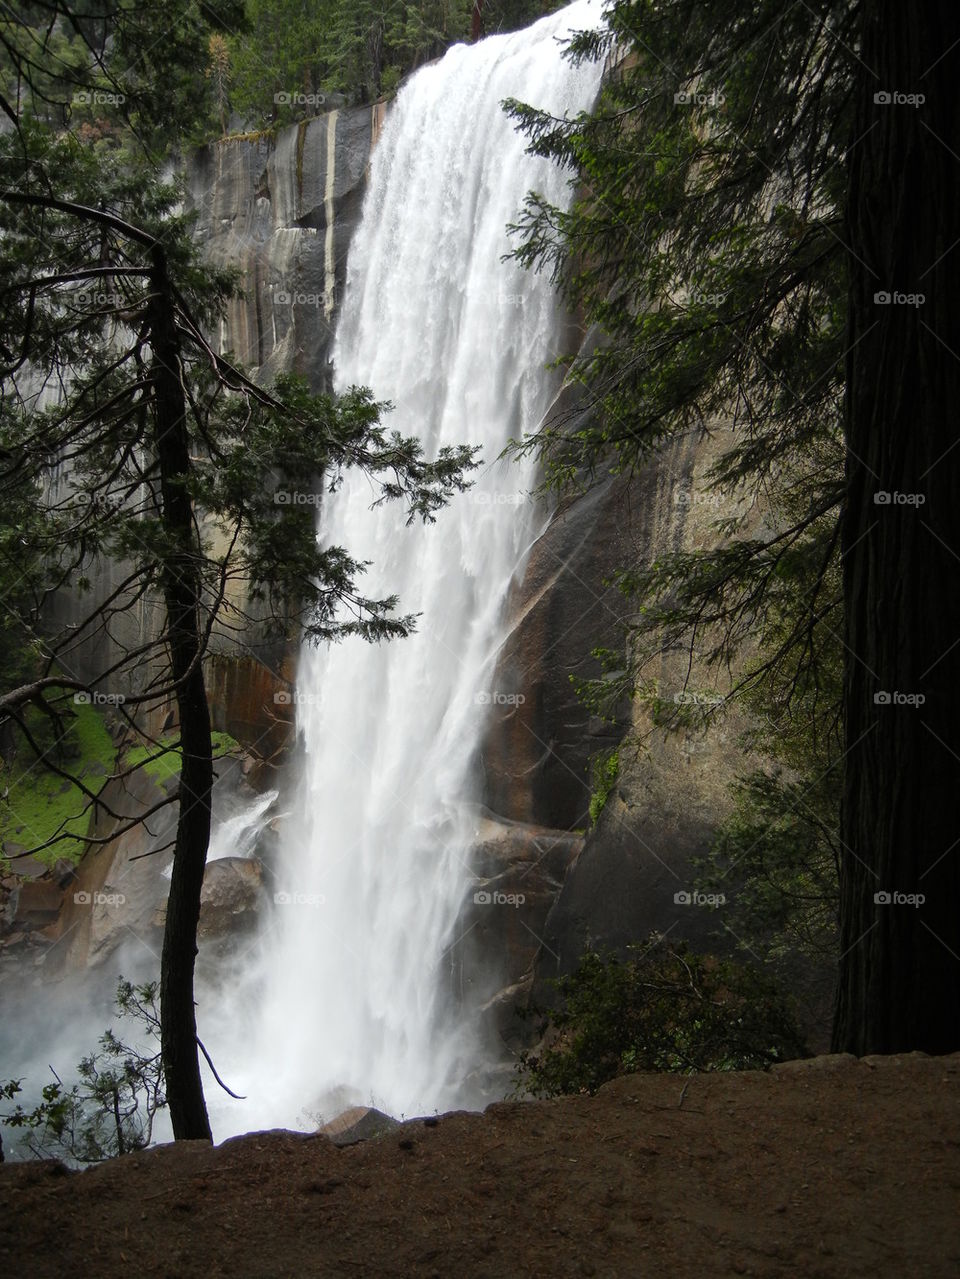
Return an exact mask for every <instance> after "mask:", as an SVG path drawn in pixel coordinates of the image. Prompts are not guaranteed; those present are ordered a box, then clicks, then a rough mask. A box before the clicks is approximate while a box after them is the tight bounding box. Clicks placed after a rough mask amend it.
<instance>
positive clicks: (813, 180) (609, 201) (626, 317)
mask: <svg viewBox="0 0 960 1279" xmlns="http://www.w3.org/2000/svg"><path fill="white" fill-rule="evenodd" d="M854 9H855V6H854V5H853V4H852V3H850V2H849V0H818V2H817V3H815V4H813V5H808V6H805V7H804V6H801V7H800V8H798V7H797V6H794V5H792V4H790V3H789V0H763V2H762V3H758V4H755V5H749V6H743V5H739V4H736V3H734V2H733V0H677V3H674V4H670V5H660V4H651V3H648V2H647V0H617V2H616V3H614V4H613V5H611V6H610V8H609V9H608V11H607V19H608V23H609V30H608V31H607V32H606V33H602V34H600V35H597V34H590V35H587V36H585V37H583V38H581V39H578V40H576V41H575V42H574V44H573V47H572V52H573V54H574V56H577V57H602V56H605V54H606V53H607V52H608V50H610V49H611V48H612V47H613V44H614V41H616V42H617V44H618V46H619V49H620V51H621V52H622V53H624V54H625V55H626V59H625V61H624V62H622V63H621V64H620V67H619V69H618V71H617V72H616V73H615V74H613V75H611V76H610V77H609V78H608V81H607V84H606V87H605V88H604V91H603V94H602V97H601V100H600V103H599V105H598V109H597V110H596V112H595V113H594V114H593V115H592V116H582V117H580V118H578V119H577V120H575V121H571V122H564V121H558V120H555V119H554V118H552V117H550V116H548V115H545V114H543V113H542V112H539V111H537V110H536V109H534V108H532V107H530V106H525V105H522V104H520V103H516V102H513V103H508V104H507V106H508V109H509V110H510V111H511V113H512V114H513V115H514V117H515V118H516V119H517V121H518V124H519V127H520V128H521V129H523V131H524V132H525V133H526V134H527V135H528V137H529V139H530V143H531V147H532V149H533V150H534V151H536V152H538V153H540V154H543V155H546V156H551V157H553V158H554V159H555V160H556V161H557V162H558V163H560V164H563V165H565V166H567V167H569V168H570V169H571V171H572V173H573V176H574V178H575V179H576V180H577V181H578V182H579V192H580V194H579V195H578V197H577V198H576V199H575V201H574V203H573V206H572V208H571V209H570V211H569V212H565V211H561V210H558V209H555V208H551V207H549V206H547V205H546V204H544V202H543V200H542V199H541V198H540V197H539V196H537V195H536V194H531V195H530V196H529V197H528V200H527V203H526V207H525V210H524V213H523V216H522V217H521V219H520V221H519V222H518V224H517V226H516V227H515V228H514V231H515V234H516V236H517V248H516V250H515V256H516V257H517V258H518V259H519V260H520V261H521V262H522V263H524V264H525V265H527V266H528V267H530V268H531V269H537V270H547V271H550V272H551V274H552V275H553V276H554V277H555V278H556V279H557V280H558V282H559V284H560V285H561V287H562V288H563V290H564V292H565V294H566V296H567V298H568V299H569V301H570V302H571V304H574V305H577V306H579V307H581V308H582V309H583V312H584V315H585V319H586V322H587V323H588V324H591V323H592V324H596V325H597V326H598V328H599V330H600V331H601V333H602V334H603V340H602V341H601V342H599V343H598V344H597V345H596V346H595V347H594V348H593V349H592V350H590V351H588V352H586V353H585V354H583V355H582V356H581V357H578V359H577V360H576V362H575V363H574V364H573V366H572V367H571V369H570V376H571V377H572V378H573V379H575V380H576V381H578V382H580V383H581V384H582V385H583V387H584V391H585V394H586V398H587V402H588V403H589V404H591V405H592V408H593V412H592V414H590V415H589V416H588V417H587V418H584V415H583V414H582V413H579V412H578V416H577V418H576V426H575V427H574V428H572V429H571V426H570V422H569V421H568V420H567V419H565V418H563V417H558V418H555V419H554V420H553V421H551V422H550V423H548V424H547V426H546V427H545V428H543V429H541V430H540V431H538V432H537V433H535V434H533V435H531V436H528V437H527V438H526V439H525V440H523V441H521V442H520V443H519V444H518V446H517V447H518V448H519V449H522V450H532V451H534V452H535V453H536V454H537V455H538V456H539V457H540V458H541V459H542V460H543V462H544V464H545V467H546V471H547V483H548V484H551V485H555V486H557V487H561V488H562V487H568V486H570V485H574V484H581V483H582V482H584V477H587V479H589V477H591V476H602V475H604V474H607V473H620V472H630V471H632V470H633V469H634V468H636V467H637V466H639V465H641V464H642V463H643V462H644V461H645V460H646V459H647V458H649V457H650V456H651V455H652V454H653V453H654V452H655V451H656V450H657V449H659V448H660V447H661V446H662V445H663V444H664V442H666V441H668V440H675V439H679V438H681V437H683V436H684V435H687V434H689V433H690V432H700V431H709V430H713V429H714V428H715V427H716V426H717V425H720V424H722V425H725V426H726V427H727V428H728V432H729V433H728V435H727V436H726V437H723V438H725V440H726V443H725V445H724V447H723V449H722V451H721V452H720V453H719V456H718V458H717V460H716V462H715V463H714V465H713V467H712V469H711V471H710V472H709V474H708V475H707V476H706V477H705V478H704V480H703V481H702V483H701V484H700V486H699V487H697V488H695V489H694V490H693V491H692V492H691V491H686V490H684V491H683V492H681V493H679V494H677V501H678V502H679V501H680V499H681V498H683V499H684V501H685V504H687V505H688V506H695V505H703V506H706V507H708V508H709V507H711V506H712V507H713V508H714V510H715V511H716V512H722V513H718V514H716V516H715V518H714V519H713V521H712V523H713V525H714V535H713V536H712V537H710V538H708V539H698V540H699V542H700V544H699V546H698V547H697V549H694V550H678V551H672V552H668V553H666V554H664V555H663V556H662V557H660V558H659V559H657V560H656V561H654V562H653V563H651V564H647V565H644V566H643V567H642V568H640V569H637V568H635V567H632V566H631V567H629V568H627V569H625V570H624V571H623V573H622V574H621V576H620V585H621V587H622V589H623V590H624V592H625V593H626V594H627V595H628V596H629V597H630V599H631V604H632V607H631V613H632V615H633V621H632V623H631V627H630V635H629V645H628V651H629V653H630V668H629V670H627V671H625V672H623V673H622V681H621V682H622V688H620V689H612V690H610V691H611V693H618V692H622V691H628V692H630V691H635V690H638V689H639V690H641V691H644V690H649V689H650V688H652V687H653V681H652V680H651V678H650V676H649V674H648V668H649V670H650V671H652V672H655V670H656V669H657V668H658V667H659V663H660V655H661V654H662V653H663V652H664V651H665V650H667V651H669V650H671V649H677V650H680V651H682V650H683V649H687V650H689V651H691V652H696V653H698V654H699V655H700V657H701V658H703V660H705V661H707V662H712V663H717V664H723V663H726V662H727V661H729V660H730V659H731V658H732V657H733V656H734V655H735V654H737V653H738V652H739V650H740V649H741V648H743V647H744V646H746V647H747V649H748V650H749V651H758V650H759V651H761V652H762V654H763V659H762V661H760V662H758V663H757V664H756V665H755V666H754V668H753V669H752V670H751V672H750V675H749V680H750V681H751V682H754V683H756V682H760V681H762V680H763V679H764V678H765V677H767V676H768V675H771V674H772V675H773V676H774V677H776V678H778V679H781V682H782V683H783V682H784V681H783V679H782V677H783V676H784V675H785V674H786V672H788V671H789V670H791V669H793V670H797V669H800V670H803V671H813V672H815V671H816V669H817V666H818V664H819V663H820V661H821V660H822V659H823V657H824V655H825V654H826V653H828V652H832V651H834V650H835V648H836V640H835V637H834V630H835V628H836V625H837V609H838V607H839V605H838V593H837V592H838V582H839V577H838V571H837V570H838V564H839V548H838V536H837V529H838V509H839V502H840V495H841V491H842V440H841V429H840V404H841V398H842V386H843V355H844V350H845V344H844V324H845V297H846V283H845V265H844V256H843V247H842V225H843V212H844V200H845V171H844V164H843V155H844V148H845V146H846V141H847V136H848V129H847V125H848V121H849V115H850V107H849V99H850V84H851V67H852V65H853V59H854V53H853V51H852V50H851V48H850V43H849V37H850V33H851V28H852V23H853V14H854ZM830 32H832V33H833V34H829V33H830ZM584 423H586V424H584ZM618 663H619V666H620V667H621V668H622V667H623V659H622V658H620V659H618ZM814 678H815V676H814ZM823 712H824V714H826V715H828V716H830V715H834V716H835V713H836V707H826V706H824V707H823Z"/></svg>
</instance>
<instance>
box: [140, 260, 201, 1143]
mask: <svg viewBox="0 0 960 1279" xmlns="http://www.w3.org/2000/svg"><path fill="white" fill-rule="evenodd" d="M152 255H153V265H154V269H153V273H152V284H153V288H154V292H155V297H154V300H153V302H152V309H153V313H152V317H151V326H150V334H151V337H150V340H151V346H152V350H153V361H154V371H155V383H154V394H155V407H156V418H155V422H156V450H157V458H158V463H159V469H160V485H161V496H162V503H163V515H162V519H163V525H164V528H165V529H166V530H167V532H168V533H169V535H170V538H171V541H172V543H173V545H174V547H175V548H176V550H175V552H174V554H173V555H172V556H171V557H170V559H169V560H168V561H167V565H166V568H165V572H164V577H163V591H164V598H165V602H166V607H167V643H168V647H169V651H170V665H171V670H172V673H173V677H174V679H175V680H176V681H177V708H178V712H179V718H180V743H181V752H182V756H183V766H182V769H181V773H180V811H179V817H178V820H177V837H176V844H175V848H174V856H173V872H172V875H171V878H170V891H169V894H168V897H167V915H166V924H165V927H164V933H163V954H162V957H161V962H160V1045H161V1052H162V1056H163V1069H164V1076H165V1082H166V1094H167V1101H168V1103H169V1106H170V1117H171V1120H172V1121H173V1135H174V1138H175V1139H177V1140H180V1139H191V1138H201V1139H202V1138H206V1139H207V1140H210V1138H211V1132H210V1121H209V1119H208V1118H207V1107H206V1103H205V1101H204V1097H203V1083H202V1080H201V1077H200V1059H199V1054H198V1051H197V1021H196V1013H195V1010H194V1000H193V978H194V964H195V961H196V954H197V924H198V922H199V919H200V890H201V888H202V887H203V872H204V867H205V865H206V860H207V845H208V843H209V839H210V794H211V790H212V787H213V761H212V754H213V752H212V743H211V737H210V712H209V708H208V706H207V695H206V688H205V686H204V676H203V666H202V662H201V652H200V649H201V629H200V592H201V577H200V572H199V568H198V563H197V548H196V537H195V532H194V517H193V507H192V503H191V501H190V495H189V492H188V490H187V488H186V486H185V481H186V479H187V476H188V474H189V470H190V454H189V446H188V434H187V422H186V404H185V400H184V394H183V388H182V385H181V380H180V379H181V365H180V350H179V342H178V339H177V333H176V328H175V324H174V299H173V294H172V290H171V287H170V282H169V278H168V276H167V269H166V260H165V257H164V254H163V249H162V248H161V247H160V246H159V245H157V246H155V247H154V248H153V250H152Z"/></svg>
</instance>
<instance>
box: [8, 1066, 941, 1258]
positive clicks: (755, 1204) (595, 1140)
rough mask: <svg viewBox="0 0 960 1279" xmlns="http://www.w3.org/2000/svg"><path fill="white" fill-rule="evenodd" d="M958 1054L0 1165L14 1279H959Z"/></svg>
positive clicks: (614, 1087) (641, 1086) (617, 1088)
mask: <svg viewBox="0 0 960 1279" xmlns="http://www.w3.org/2000/svg"><path fill="white" fill-rule="evenodd" d="M958 1085H960V1055H954V1056H951V1057H923V1056H920V1055H915V1054H911V1055H909V1056H900V1057H883V1058H881V1057H873V1058H865V1059H864V1060H862V1061H859V1062H858V1061H855V1060H854V1059H853V1058H843V1057H821V1058H813V1059H812V1060H811V1061H810V1062H808V1063H795V1064H792V1065H790V1066H786V1067H781V1068H779V1069H776V1070H774V1071H773V1072H771V1073H770V1074H762V1073H756V1072H750V1073H743V1074H729V1075H696V1076H693V1077H692V1078H690V1079H689V1080H684V1079H683V1078H682V1077H680V1076H676V1075H634V1076H631V1077H629V1078H625V1079H620V1080H617V1081H616V1082H614V1083H612V1084H609V1085H607V1087H605V1088H603V1089H602V1090H601V1091H600V1093H599V1094H598V1095H597V1096H596V1097H593V1098H589V1097H573V1098H564V1099H562V1100H558V1101H549V1102H534V1103H530V1102H527V1103H516V1104H514V1103H504V1104H500V1105H496V1106H492V1107H491V1108H490V1109H489V1110H488V1111H487V1112H486V1114H484V1115H475V1114H462V1113H457V1114H451V1115H445V1116H442V1117H441V1118H440V1120H439V1122H437V1121H435V1120H431V1121H427V1122H426V1123H425V1122H424V1121H423V1120H419V1121H416V1120H415V1121H411V1122H409V1123H406V1124H404V1125H403V1127H402V1128H399V1129H397V1130H395V1131H393V1132H391V1133H389V1134H386V1135H384V1136H382V1137H378V1138H376V1139H373V1140H370V1141H366V1142H362V1143H360V1144H357V1145H354V1146H348V1147H345V1148H342V1149H339V1148H337V1147H336V1146H334V1145H333V1144H331V1142H330V1141H329V1140H328V1139H327V1138H326V1137H319V1136H312V1135H311V1136H303V1135H298V1134H295V1133H287V1132H270V1133H254V1134H250V1135H248V1136H245V1137H240V1138H237V1139H235V1140H233V1141H228V1142H225V1143H224V1144H223V1145H222V1146H219V1147H213V1148H211V1147H210V1146H208V1145H205V1144H201V1143H194V1142H191V1143H181V1144H180V1145H178V1146H161V1147H158V1148H156V1149H153V1150H150V1151H145V1152H143V1153H141V1154H137V1155H130V1156H127V1157H125V1158H123V1159H118V1160H113V1161H111V1162H110V1163H108V1164H105V1165H101V1166H100V1167H97V1168H94V1169H91V1170H89V1171H86V1172H82V1173H67V1172H66V1171H65V1170H64V1169H63V1168H62V1166H61V1165H58V1164H54V1163H43V1164H7V1165H5V1166H4V1167H3V1168H0V1273H4V1274H7V1275H11V1276H14V1275H19V1276H24V1277H27V1276H51V1279H52V1277H54V1276H56V1277H57V1279H60V1276H63V1275H71V1276H74V1275H76V1276H94V1277H96V1279H114V1276H116V1277H117V1279H119V1276H124V1277H125V1279H127V1277H128V1276H130V1275H134V1276H140V1275H146V1276H162V1277H164V1279H168V1277H169V1279H181V1277H184V1276H244V1277H245V1276H250V1277H251V1279H264V1277H265V1276H290V1277H291V1279H293V1277H299V1276H304V1275H323V1276H341V1275H342V1276H348V1275H349V1276H357V1275H396V1276H407V1275H424V1276H433V1275H435V1276H439V1277H440V1279H447V1277H448V1276H455V1277H456V1279H465V1277H466V1276H477V1277H478V1279H479V1277H480V1276H489V1279H505V1277H509V1276H513V1275H532V1276H544V1277H545V1279H546V1277H548V1276H549V1277H550V1279H553V1277H554V1276H566V1275H577V1276H580V1275H595V1276H598V1277H605V1276H622V1275H630V1276H632V1275H637V1276H646V1275H650V1276H658V1277H659V1276H667V1277H668V1279H686V1277H687V1276H689V1277H690V1279H694V1277H696V1279H702V1277H703V1276H713V1275H718V1276H719V1275H723V1276H727V1275H791V1276H802V1277H804V1279H806V1277H807V1276H812V1277H818V1276H844V1277H848V1276H855V1275H864V1276H875V1275H890V1276H897V1279H903V1277H906V1276H908V1277H910V1279H914V1277H918V1276H951V1279H955V1277H956V1276H957V1275H958V1274H960V1088H958Z"/></svg>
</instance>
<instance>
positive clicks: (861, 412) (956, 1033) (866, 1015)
mask: <svg viewBox="0 0 960 1279" xmlns="http://www.w3.org/2000/svg"><path fill="white" fill-rule="evenodd" d="M862 21H863V42H862V48H861V50H860V57H861V59H862V61H861V63H860V64H859V65H858V69H857V94H858V104H857V125H856V128H855V130H854V141H853V144H852V148H851V153H850V199H849V215H848V219H849V220H848V226H847V238H848V247H849V250H850V270H851V292H850V333H849V354H848V357H847V359H848V369H847V372H848V383H847V403H846V434H847V448H848V454H847V458H848V460H847V472H848V498H847V508H846V511H845V516H844V538H843V545H844V594H845V600H846V645H847V647H846V657H845V661H846V671H845V679H844V702H845V721H846V733H847V749H848V754H847V757H846V781H845V790H844V799H843V812H842V836H843V844H844V852H843V863H842V867H841V939H842V941H841V954H842V957H841V962H840V981H839V988H838V1000H837V1018H836V1023H835V1028H834V1045H835V1047H836V1048H837V1049H842V1050H847V1051H851V1052H854V1053H858V1054H864V1053H870V1052H899V1051H904V1050H911V1049H922V1050H925V1051H927V1052H934V1053H937V1052H940V1053H942V1052H950V1051H955V1050H957V1049H960V1001H958V1000H957V990H958V987H960V427H958V424H960V245H956V244H955V241H956V240H957V238H958V236H960V220H958V218H960V129H958V122H960V116H958V114H957V86H958V84H960V4H958V3H957V0H927V3H925V4H923V5H920V6H914V5H909V4H904V3H903V0H863V3H862ZM876 94H889V95H890V96H891V97H892V98H894V100H893V101H883V100H881V101H875V96H874V95H876ZM898 94H899V95H912V94H923V95H924V96H925V99H926V100H925V101H924V102H923V103H921V104H911V103H910V102H908V101H904V100H900V101H897V100H896V98H895V95H898ZM878 293H885V294H890V295H895V296H893V298H892V300H891V301H889V302H887V303H884V302H883V301H882V299H875V294H878ZM907 294H922V295H923V297H924V299H925V300H924V301H923V302H922V303H920V302H919V299H916V298H915V299H913V302H911V301H909V300H906V299H905V298H904V297H903V295H907ZM896 295H899V296H896ZM877 494H887V495H889V500H884V499H883V498H881V500H880V501H879V502H878V501H877V497H876V495H877ZM920 697H922V698H923V699H924V700H923V701H922V703H921V702H919V698H920ZM878 894H887V895H889V896H890V897H891V898H892V900H890V901H887V900H885V898H884V897H883V896H880V897H878V896H877V895H878ZM896 894H901V895H903V896H906V897H909V896H911V895H913V896H914V897H915V898H917V899H919V896H920V895H922V898H923V900H922V904H917V902H916V901H914V902H913V903H911V902H909V901H904V900H900V901H898V900H897V899H896V896H895V895H896Z"/></svg>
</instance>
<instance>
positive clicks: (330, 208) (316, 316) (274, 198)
mask: <svg viewBox="0 0 960 1279" xmlns="http://www.w3.org/2000/svg"><path fill="white" fill-rule="evenodd" d="M382 117H383V104H378V105H375V106H373V107H357V108H354V109H347V110H338V111H330V112H328V113H327V114H326V115H322V116H319V117H317V118H316V119H313V120H308V121H304V122H303V123H302V124H299V125H295V126H292V127H291V128H288V129H283V130H281V131H280V132H279V133H278V134H277V135H276V136H275V137H274V136H273V135H267V134H263V135H252V136H242V137H236V138H228V139H226V140H224V141H222V142H216V143H211V144H210V145H209V146H207V147H205V148H203V150H201V151H200V152H198V153H196V154H195V155H194V156H192V157H191V159H190V160H189V162H188V165H187V173H186V176H187V189H188V196H189V204H190V206H191V207H192V208H193V209H194V210H195V212H196V215H197V225H196V238H197V241H198V243H199V244H200V245H201V247H202V248H203V250H204V252H205V254H206V255H207V257H208V258H209V259H210V260H211V261H212V262H215V263H216V264H217V265H219V266H227V267H232V268H234V269H236V270H237V271H238V272H239V275H240V278H241V280H242V287H243V297H241V298H237V299H234V300H233V301H232V302H231V303H230V306H229V310H228V314H227V316H226V320H225V322H224V324H223V326H222V329H221V332H220V333H219V334H218V335H217V337H218V339H219V343H220V347H221V349H222V350H224V351H227V350H230V351H232V352H233V354H234V355H235V356H236V358H237V359H239V360H240V361H241V363H243V364H245V365H246V366H247V367H249V368H252V369H253V370H254V371H255V372H256V374H257V375H258V377H259V378H260V380H262V381H269V380H271V379H272V378H273V377H275V376H276V375H277V374H278V373H282V372H287V371H291V370H292V371H294V372H296V373H300V374H302V375H303V376H304V377H306V378H307V379H308V380H309V382H310V384H311V386H312V387H313V389H314V390H315V391H327V390H329V389H330V366H329V362H328V361H329V351H330V344H331V340H332V336H333V326H334V322H335V318H336V311H337V306H338V303H339V300H340V297H341V294H342V292H343V284H344V280H345V277H346V258H347V247H348V245H349V243H350V236H351V235H352V233H353V230H354V228H355V227H356V224H357V221H358V219H359V216H360V206H361V203H362V199H363V185H364V177H365V175H366V170H367V165H368V163H369V158H370V150H371V147H372V146H373V143H374V141H375V140H376V137H377V133H378V131H379V128H380V124H381V121H382Z"/></svg>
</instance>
